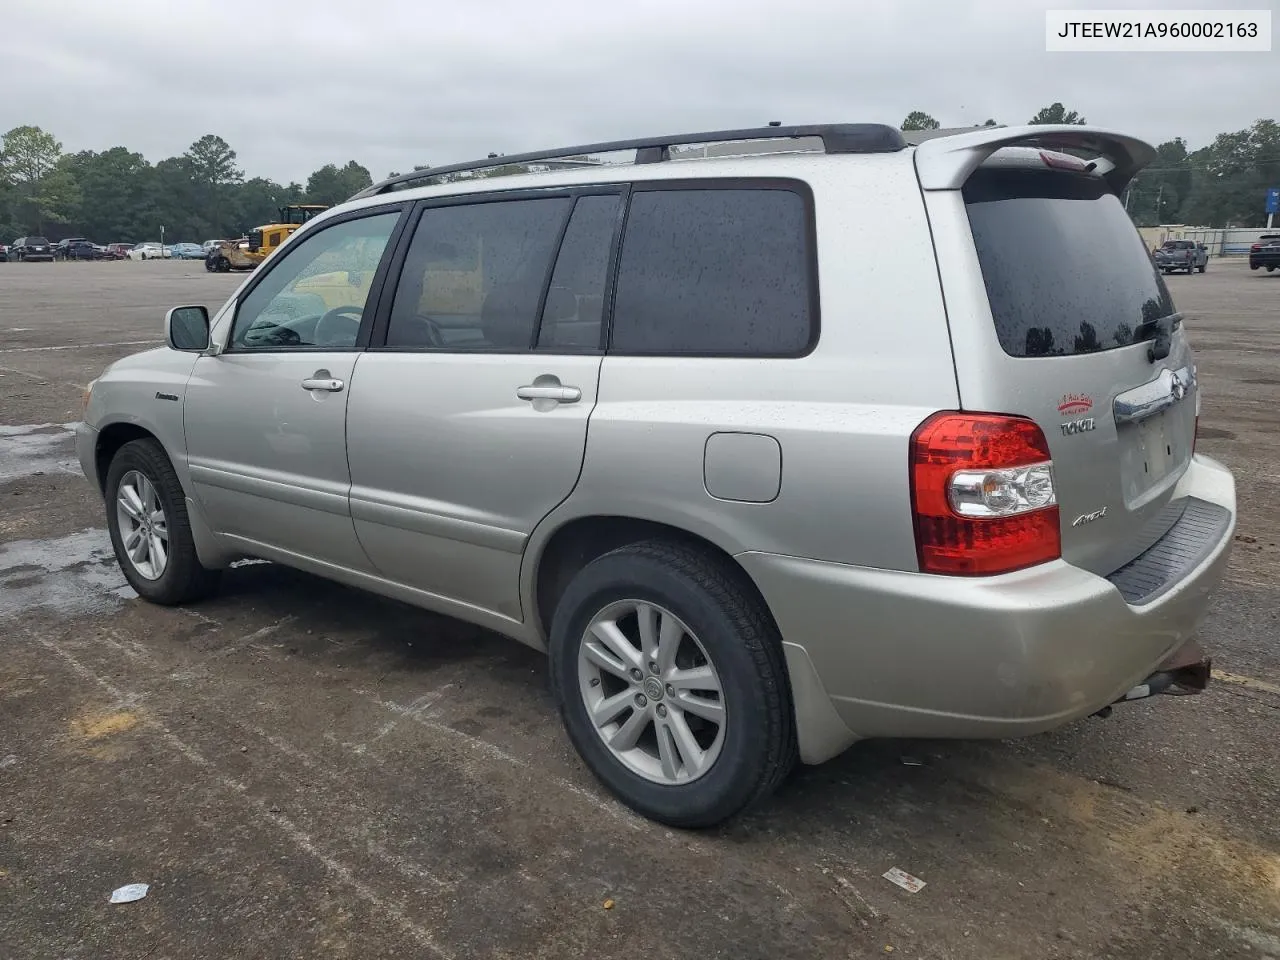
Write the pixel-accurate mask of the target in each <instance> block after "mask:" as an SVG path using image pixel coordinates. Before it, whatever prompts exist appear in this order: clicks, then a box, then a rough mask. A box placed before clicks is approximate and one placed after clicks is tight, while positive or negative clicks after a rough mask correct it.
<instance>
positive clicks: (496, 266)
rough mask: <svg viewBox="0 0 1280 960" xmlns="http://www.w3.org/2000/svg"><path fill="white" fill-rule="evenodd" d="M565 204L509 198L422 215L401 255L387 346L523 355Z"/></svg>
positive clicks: (530, 339)
mask: <svg viewBox="0 0 1280 960" xmlns="http://www.w3.org/2000/svg"><path fill="white" fill-rule="evenodd" d="M572 202H573V201H572V200H570V199H569V198H568V197H555V198H548V199H545V200H509V201H502V202H498V203H475V204H463V205H459V206H451V207H433V208H431V209H428V210H426V211H424V212H423V214H422V219H421V220H420V221H419V223H418V229H417V230H416V231H415V232H414V235H413V242H412V243H411V244H410V246H409V252H408V254H407V255H406V257H405V262H404V270H403V271H402V272H401V274H400V283H399V285H398V286H397V288H396V298H395V303H394V304H393V306H392V310H391V325H390V327H389V329H388V330H387V346H392V347H427V348H435V349H439V350H528V349H531V348H532V346H533V337H534V328H535V326H536V323H537V319H538V301H539V300H540V299H541V297H542V288H543V286H544V285H545V284H546V281H547V271H548V270H549V269H550V267H551V258H552V256H554V255H555V250H556V241H557V240H559V238H560V227H561V225H562V224H563V223H564V218H565V216H566V215H567V214H568V212H569V206H570V204H571V203H572Z"/></svg>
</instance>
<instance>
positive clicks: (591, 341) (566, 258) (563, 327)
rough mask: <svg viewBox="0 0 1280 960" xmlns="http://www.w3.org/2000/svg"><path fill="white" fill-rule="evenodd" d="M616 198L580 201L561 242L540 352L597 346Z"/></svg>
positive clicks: (539, 346)
mask: <svg viewBox="0 0 1280 960" xmlns="http://www.w3.org/2000/svg"><path fill="white" fill-rule="evenodd" d="M621 202H622V201H621V198H619V197H618V196H616V195H615V196H607V197H604V196H601V197H580V198H579V199H578V202H577V203H576V204H575V205H574V208H573V216H572V217H570V218H569V226H568V228H567V229H566V230H565V233H564V240H562V241H561V243H560V253H559V256H557V257H556V268H555V271H554V272H553V273H552V274H551V287H550V288H549V289H548V290H547V300H546V303H545V304H544V305H543V308H542V325H541V328H540V331H539V333H538V349H539V350H566V349H583V348H598V347H599V346H600V317H601V315H602V314H603V312H604V285H605V278H606V275H607V274H608V272H609V247H610V245H611V244H612V242H613V229H614V226H615V224H616V223H617V220H618V206H619V204H620V203H621Z"/></svg>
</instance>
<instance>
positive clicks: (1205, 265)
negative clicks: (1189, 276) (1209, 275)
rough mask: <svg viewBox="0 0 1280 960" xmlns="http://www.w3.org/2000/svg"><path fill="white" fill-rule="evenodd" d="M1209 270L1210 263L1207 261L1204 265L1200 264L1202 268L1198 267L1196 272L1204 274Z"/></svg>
mask: <svg viewBox="0 0 1280 960" xmlns="http://www.w3.org/2000/svg"><path fill="white" fill-rule="evenodd" d="M1207 269H1209V261H1208V260H1206V261H1205V262H1204V263H1202V264H1200V266H1198V267H1196V270H1198V271H1199V272H1200V273H1204V272H1205V270H1207Z"/></svg>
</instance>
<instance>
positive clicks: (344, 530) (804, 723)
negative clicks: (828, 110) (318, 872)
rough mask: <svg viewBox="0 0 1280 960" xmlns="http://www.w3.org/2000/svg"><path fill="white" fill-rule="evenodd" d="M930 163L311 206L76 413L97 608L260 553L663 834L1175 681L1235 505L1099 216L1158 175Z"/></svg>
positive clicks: (1192, 371)
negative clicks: (501, 674)
mask: <svg viewBox="0 0 1280 960" xmlns="http://www.w3.org/2000/svg"><path fill="white" fill-rule="evenodd" d="M929 135H931V136H932V137H933V139H926V138H924V137H921V138H919V139H910V140H909V139H908V138H907V137H904V135H903V133H902V132H900V131H899V130H897V129H896V128H893V127H888V126H882V125H879V124H842V125H837V126H823V127H790V128H788V127H770V128H764V129H760V130H748V131H731V132H728V133H725V134H717V133H701V134H689V135H687V136H685V137H682V138H663V139H660V140H639V141H629V142H625V143H622V144H609V145H603V146H602V145H595V146H594V147H592V148H587V147H581V146H579V147H566V148H564V149H563V150H559V151H554V150H551V151H546V152H543V153H536V154H527V155H525V156H524V157H522V158H521V159H522V160H533V161H539V162H540V161H544V160H548V159H556V158H564V157H570V158H572V157H577V156H581V155H582V154H583V153H584V152H595V151H597V150H598V151H599V152H602V153H604V152H613V151H621V150H623V149H629V150H631V151H633V152H634V153H635V155H636V160H637V161H638V162H637V163H636V164H635V165H634V166H626V167H620V166H615V165H609V166H602V167H600V168H596V167H593V166H580V167H579V166H575V167H573V168H572V173H571V174H568V175H566V174H565V173H564V172H560V173H556V174H551V175H548V174H537V173H534V174H514V175H510V176H506V177H503V178H502V179H501V180H500V181H497V180H483V181H476V180H467V181H461V182H439V181H438V180H437V181H436V182H432V181H431V177H433V176H435V177H438V176H439V175H440V173H441V172H443V173H446V174H447V173H453V172H473V173H474V172H475V171H485V170H491V169H493V168H494V167H495V166H498V165H502V164H507V163H509V162H511V158H505V159H492V158H491V159H489V160H482V161H477V162H475V163H472V164H460V165H456V166H452V167H442V168H440V170H436V171H426V176H424V177H415V175H414V174H409V175H406V176H405V177H400V178H394V179H392V180H390V181H387V182H384V183H381V184H378V185H377V186H373V187H370V188H368V189H367V190H364V191H362V192H361V193H360V194H358V195H357V196H356V197H355V198H353V199H351V200H350V201H348V202H346V203H344V204H342V205H341V206H339V207H337V208H335V209H333V210H331V211H328V212H327V213H322V214H320V215H319V216H317V217H315V218H313V219H311V220H310V221H309V222H307V223H306V224H304V225H302V226H301V227H300V228H299V230H298V233H297V234H296V235H295V236H293V237H292V238H291V239H290V240H289V241H288V243H287V244H285V245H283V246H282V247H281V248H280V250H279V252H278V253H275V254H273V255H272V256H270V257H268V258H267V259H266V260H265V261H264V262H263V263H262V264H261V265H260V266H259V267H258V268H257V271H256V273H255V274H253V275H251V276H250V277H249V278H247V280H246V282H245V283H244V284H243V285H241V287H240V288H239V290H237V291H236V293H235V294H234V296H233V297H232V299H231V300H230V301H229V302H228V303H227V304H226V305H225V306H224V307H223V308H221V309H220V310H218V311H216V313H215V314H214V315H213V317H212V318H211V317H210V313H209V311H208V310H207V309H206V308H205V307H204V306H185V307H175V308H174V309H173V310H171V311H169V314H168V316H167V317H166V318H165V331H166V337H167V340H168V348H167V349H157V350H150V351H147V352H145V353H141V354H138V355H136V356H132V357H126V358H124V359H122V360H119V361H117V362H116V363H114V364H113V365H112V366H111V367H109V368H108V369H107V370H106V371H105V372H104V373H103V374H102V375H101V376H100V377H99V378H98V379H97V380H95V381H94V382H93V383H92V384H91V385H90V386H89V389H88V390H87V392H86V398H85V399H86V407H85V412H84V416H83V418H82V422H81V423H79V424H78V426H77V428H76V431H77V432H76V446H77V450H78V452H79V459H80V463H81V465H82V467H83V469H84V471H85V474H86V475H87V476H88V477H89V478H90V481H91V482H92V484H93V485H94V487H96V488H97V489H98V490H99V491H101V493H102V495H103V496H104V498H105V503H104V507H105V510H104V514H105V516H104V520H105V523H106V524H107V526H108V528H109V531H110V536H111V541H112V544H113V547H114V550H115V555H116V557H117V559H118V562H119V564H120V567H121V569H122V571H123V574H124V576H125V577H126V578H127V579H128V581H129V584H130V586H131V587H132V588H133V589H134V590H135V591H136V592H137V593H138V594H139V595H140V596H142V597H143V598H145V599H146V600H149V601H152V602H155V603H161V604H176V603H183V602H187V601H192V600H195V599H197V598H199V597H201V596H204V595H207V594H208V593H210V592H211V591H213V590H214V589H215V587H216V585H217V582H218V571H219V570H220V569H221V568H223V567H226V566H228V565H230V564H232V563H234V562H235V561H237V560H238V559H240V558H241V557H245V556H251V557H259V558H262V559H266V560H271V561H276V562H279V563H282V564H288V565H292V566H296V567H299V568H301V569H304V570H308V571H310V572H312V573H313V574H319V575H321V576H327V577H331V578H333V579H335V580H338V581H341V582H344V583H346V584H348V585H350V586H355V587H361V588H365V589H369V590H373V591H375V592H380V593H383V594H385V595H387V596H391V597H395V598H397V599H399V600H402V601H407V602H409V603H414V604H418V605H420V606H422V607H426V608H428V609H432V610H435V611H436V612H438V613H443V614H448V615H452V616H456V617H459V618H462V619H464V620H469V621H471V622H473V623H475V624H477V625H480V626H483V627H487V628H490V629H494V630H498V631H501V632H503V633H506V634H508V635H510V636H512V637H513V638H515V639H517V640H520V641H522V642H524V643H526V644H528V645H530V646H531V647H534V648H537V649H539V650H542V651H545V652H546V653H547V654H548V655H549V664H548V669H549V672H550V676H551V690H552V693H553V697H554V700H555V703H556V705H557V707H558V709H559V713H560V716H561V718H562V719H563V721H564V724H565V726H566V728H567V730H568V736H569V739H570V741H571V742H572V743H573V745H574V746H575V747H576V748H577V750H578V752H579V753H580V754H581V756H582V758H583V760H584V762H585V763H586V765H587V766H588V767H589V768H590V769H591V770H592V771H593V772H594V773H595V774H596V776H597V777H599V778H600V780H601V781H602V782H603V783H604V784H605V785H606V786H607V787H608V788H609V789H610V790H611V791H613V792H614V793H615V794H616V795H617V796H619V797H620V798H621V799H622V800H623V801H624V802H626V803H628V804H630V805H631V806H632V807H634V808H635V809H637V810H639V811H641V812H643V813H644V814H646V815H648V816H650V817H653V818H655V819H657V820H660V821H663V822H665V823H668V824H672V825H676V826H681V827H694V826H706V825H709V824H714V823H718V822H719V821H722V820H724V819H726V818H727V817H730V816H732V815H733V814H735V813H737V812H738V811H739V810H742V809H743V808H745V807H747V806H748V805H750V804H751V803H753V802H755V801H757V800H759V799H760V798H762V797H764V796H767V795H768V794H769V793H770V792H771V791H772V790H773V789H774V787H776V786H777V785H778V784H780V783H781V782H782V780H783V779H784V778H785V777H786V775H787V773H788V771H789V769H790V767H791V766H792V764H793V763H794V762H795V761H796V758H797V754H798V755H799V758H800V759H802V760H803V761H805V762H808V763H820V762H822V761H824V760H826V759H828V758H830V757H832V756H834V755H835V754H837V753H839V752H840V751H842V750H844V749H845V748H846V747H848V746H849V745H850V744H852V743H853V742H854V741H856V740H859V739H862V738H866V737H918V738H935V737H961V738H976V737H995V738H1000V739H1004V738H1008V737H1013V736H1020V735H1030V734H1036V733H1040V732H1043V731H1046V730H1051V729H1053V728H1056V727H1060V726H1062V725H1064V724H1067V723H1069V722H1071V721H1074V720H1078V719H1083V718H1084V717H1087V716H1090V715H1092V714H1095V713H1098V712H1100V711H1105V710H1107V708H1109V707H1110V706H1111V705H1112V704H1113V703H1118V702H1121V701H1128V700H1137V699H1142V698H1145V697H1147V696H1150V695H1152V694H1155V693H1160V692H1166V691H1167V692H1175V691H1176V692H1194V691H1198V690H1200V689H1203V688H1204V686H1205V685H1206V683H1207V682H1208V680H1209V666H1210V665H1209V662H1208V660H1207V658H1206V655H1205V653H1204V651H1203V650H1201V649H1200V647H1199V646H1198V645H1197V643H1196V640H1195V634H1196V630H1197V627H1198V625H1199V623H1200V621H1201V620H1202V619H1203V617H1204V616H1205V614H1206V612H1207V610H1208V605H1209V597H1210V596H1211V594H1212V592H1213V589H1214V587H1215V586H1216V585H1217V584H1218V582H1219V581H1220V579H1221V578H1222V575H1223V572H1224V571H1225V569H1226V566H1227V559H1228V556H1229V553H1230V548H1231V542H1232V537H1233V532H1234V529H1235V518H1236V494H1235V484H1234V481H1233V479H1232V476H1231V474H1230V472H1229V471H1228V470H1227V469H1226V468H1225V467H1223V466H1222V465H1221V464H1218V463H1216V462H1214V461H1213V460H1212V459H1211V458H1209V457H1207V456H1205V455H1204V453H1203V452H1202V451H1197V450H1196V449H1195V432H1196V421H1197V411H1198V409H1199V406H1200V392H1199V389H1200V388H1199V382H1198V380H1197V374H1196V361H1195V357H1194V355H1193V353H1192V349H1191V344H1190V342H1189V338H1188V331H1187V329H1186V327H1187V325H1186V324H1184V323H1183V321H1182V315H1181V314H1180V313H1179V312H1178V309H1177V307H1176V305H1175V304H1174V301H1173V297H1172V295H1171V293H1170V291H1169V289H1168V286H1167V285H1166V283H1165V279H1164V277H1163V276H1162V275H1161V273H1160V271H1159V270H1157V269H1156V268H1155V267H1154V265H1153V263H1152V258H1151V255H1150V254H1149V253H1148V251H1147V249H1146V248H1145V246H1144V245H1143V242H1142V239H1141V237H1140V236H1139V235H1138V232H1137V230H1136V228H1135V227H1134V225H1133V222H1132V221H1131V220H1130V219H1129V215H1128V214H1127V213H1126V212H1125V209H1124V206H1123V205H1122V203H1121V201H1120V199H1119V198H1118V196H1117V194H1118V193H1122V192H1123V190H1124V188H1125V185H1126V184H1127V183H1128V182H1129V180H1130V179H1131V178H1132V177H1133V176H1134V175H1135V174H1136V173H1137V172H1138V171H1139V170H1140V169H1141V168H1142V167H1143V166H1145V165H1147V164H1149V163H1150V162H1151V161H1152V160H1153V159H1154V158H1155V157H1156V151H1155V148H1154V147H1152V146H1150V145H1148V144H1146V143H1143V142H1141V141H1139V140H1137V139H1135V138H1133V137H1129V136H1125V135H1121V134H1114V133H1110V132H1108V131H1105V130H1097V129H1094V128H1091V127H1073V126H1023V127H991V128H982V129H979V130H974V131H966V132H964V133H961V134H959V135H954V134H948V133H947V132H946V131H942V132H937V131H929ZM908 136H912V135H908ZM797 137H807V138H813V139H816V140H820V142H821V143H822V144H823V149H824V153H822V154H818V153H808V154H804V155H799V154H795V153H792V152H790V151H791V150H793V149H794V148H793V147H792V145H791V141H793V140H794V139H795V138H797ZM1050 138H1052V140H1053V142H1054V143H1055V144H1056V145H1059V146H1060V147H1062V148H1064V149H1066V148H1072V149H1075V150H1077V151H1079V150H1085V149H1087V150H1089V151H1090V154H1089V155H1090V156H1094V157H1098V160H1097V161H1096V162H1093V163H1086V161H1085V160H1082V159H1080V158H1078V157H1076V156H1073V155H1070V154H1067V153H1061V152H1057V151H1054V150H1051V149H1050V148H1048V147H1046V145H1045V142H1046V140H1048V139H1050ZM766 139H776V141H777V142H776V146H777V148H778V152H776V153H774V154H758V155H751V156H747V157H741V158H737V159H730V158H716V159H706V160H702V159H687V160H677V161H675V162H672V161H670V160H669V158H670V157H671V156H672V154H673V153H674V152H675V150H676V149H677V148H679V147H680V146H682V145H685V144H709V143H723V142H726V141H760V140H766ZM735 146H736V143H735ZM646 161H647V162H646ZM415 179H417V180H418V181H419V182H417V183H415V182H414V181H415ZM423 181H425V182H423ZM869 209H875V210H876V211H878V216H877V229H875V230H870V231H869V230H866V229H865V228H864V224H863V222H862V219H863V218H862V217H861V214H862V213H863V212H864V211H867V210H869ZM935 238H936V242H935ZM1028 238H1035V240H1034V242H1028ZM612 251H620V252H619V253H617V254H614V253H612ZM392 264H394V267H392ZM850 265H856V269H851V267H850ZM886 316H891V317H892V322H882V321H881V319H880V318H883V317H886ZM766 320H767V322H766ZM744 372H748V373H749V375H748V376H744ZM588 427H589V429H588ZM784 464H785V467H784ZM243 600H244V593H243V592H240V596H239V597H235V598H228V600H227V601H226V602H227V603H228V604H231V603H235V602H237V601H240V602H243ZM1161 712H1163V711H1161ZM1167 712H1168V713H1169V714H1177V713H1179V711H1178V710H1177V708H1170V709H1169V710H1168V711H1167ZM521 719H522V720H523V719H524V718H523V717H522V718H521ZM1146 719H1147V720H1149V721H1150V722H1151V723H1159V722H1161V718H1160V712H1157V711H1152V713H1151V714H1150V715H1149V716H1148V717H1147V718H1146ZM1173 722H1174V723H1177V724H1184V723H1187V722H1194V721H1193V720H1192V721H1189V720H1188V715H1187V714H1185V713H1181V714H1180V715H1179V716H1177V718H1176V719H1174V720H1173Z"/></svg>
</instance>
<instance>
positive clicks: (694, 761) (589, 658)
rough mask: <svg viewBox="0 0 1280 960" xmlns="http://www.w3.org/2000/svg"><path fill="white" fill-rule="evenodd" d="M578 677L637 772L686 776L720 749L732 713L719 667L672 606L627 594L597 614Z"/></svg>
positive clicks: (597, 721)
mask: <svg viewBox="0 0 1280 960" xmlns="http://www.w3.org/2000/svg"><path fill="white" fill-rule="evenodd" d="M578 685H579V690H580V693H581V696H582V702H583V704H584V706H585V707H586V710H587V717H588V718H589V719H590V721H591V725H592V727H593V728H594V729H595V731H596V733H597V735H599V737H600V739H601V741H602V742H603V743H604V745H605V746H606V747H607V748H608V749H609V752H610V753H612V754H613V756H614V757H616V758H617V759H618V760H619V761H621V762H622V763H623V764H624V765H625V766H626V767H627V768H628V769H629V770H631V771H632V772H633V773H636V774H639V775H640V776H642V777H644V778H645V779H647V780H651V781H653V782H655V783H660V784H666V785H677V784H684V783H689V782H691V781H693V780H697V779H698V778H699V777H702V776H703V775H705V774H706V773H707V772H708V771H709V770H710V769H711V767H712V766H713V765H714V764H715V762H716V759H717V758H718V757H719V755H720V751H721V748H722V747H723V745H724V738H725V731H726V729H727V720H728V715H727V707H726V704H725V701H724V693H723V686H722V684H721V682H720V675H719V673H718V672H717V671H716V667H715V664H714V663H712V661H711V658H710V657H709V656H708V655H707V651H706V649H705V648H704V647H703V645H702V644H701V642H700V641H699V640H698V638H697V637H696V636H695V635H694V633H693V631H692V630H690V629H689V627H688V626H687V625H685V624H684V623H683V622H682V621H681V620H680V619H679V618H678V617H677V616H676V615H675V614H674V613H672V612H671V611H670V610H667V609H665V608H664V607H662V606H660V605H658V604H655V603H650V602H648V601H641V600H622V601H619V602H616V603H611V604H609V605H608V606H607V607H605V608H604V609H603V610H601V611H600V612H599V613H597V614H596V615H595V616H594V617H592V619H591V622H590V624H589V625H588V627H587V629H586V631H585V633H584V634H583V636H582V640H581V643H580V645H579V650H578Z"/></svg>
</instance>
